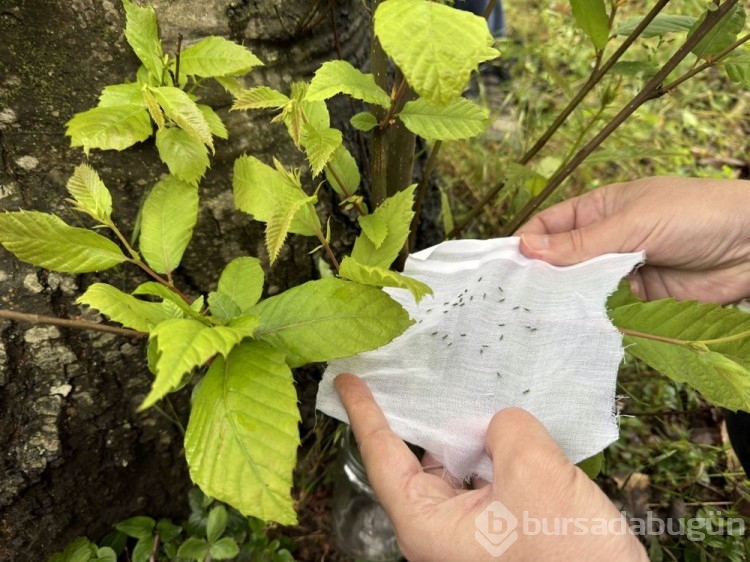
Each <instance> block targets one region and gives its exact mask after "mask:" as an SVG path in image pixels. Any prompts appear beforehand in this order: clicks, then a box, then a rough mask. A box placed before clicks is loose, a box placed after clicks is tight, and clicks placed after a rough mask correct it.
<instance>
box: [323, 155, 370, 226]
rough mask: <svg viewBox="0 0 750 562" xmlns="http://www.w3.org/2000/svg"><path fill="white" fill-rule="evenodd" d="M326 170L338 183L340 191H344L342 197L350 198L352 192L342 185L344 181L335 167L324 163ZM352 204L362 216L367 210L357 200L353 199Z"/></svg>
mask: <svg viewBox="0 0 750 562" xmlns="http://www.w3.org/2000/svg"><path fill="white" fill-rule="evenodd" d="M326 170H327V171H328V173H329V174H331V175H332V176H333V179H335V180H336V183H338V184H339V187H340V188H341V191H343V192H344V197H345V198H346V199H350V198H351V197H352V195H353V193H351V192H350V191H349V190H348V189H346V186H345V185H344V182H343V181H341V177H340V176H339V174H338V172H337V171H336V168H334V167H333V166H332V165H331V163H330V162H329V163H328V164H326ZM352 204H353V205H354V208H355V209H357V213H359V214H360V215H362V216H364V215H366V214H367V211H365V209H364V207H362V204H361V203H360V202H359V201H353V202H352Z"/></svg>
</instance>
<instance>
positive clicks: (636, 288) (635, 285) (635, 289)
mask: <svg viewBox="0 0 750 562" xmlns="http://www.w3.org/2000/svg"><path fill="white" fill-rule="evenodd" d="M627 279H628V285H630V292H631V293H633V294H634V295H635V296H636V297H640V296H641V284H640V283H639V282H638V279H636V278H635V277H628V278H627Z"/></svg>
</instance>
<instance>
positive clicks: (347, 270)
mask: <svg viewBox="0 0 750 562" xmlns="http://www.w3.org/2000/svg"><path fill="white" fill-rule="evenodd" d="M339 275H340V276H341V277H343V278H344V279H349V280H351V281H355V282H357V283H362V284H364V285H375V286H376V287H397V288H399V289H407V290H408V291H409V292H410V293H411V294H412V295H414V300H415V301H417V302H419V301H421V300H422V297H423V296H425V295H431V294H432V289H430V288H429V287H428V286H427V285H425V284H424V283H422V282H421V281H417V280H416V279H413V278H412V277H407V276H405V275H402V274H400V273H397V272H395V271H391V270H390V269H385V268H383V267H376V266H371V265H362V264H361V263H359V262H357V261H356V260H355V259H354V258H352V257H350V256H346V257H345V258H344V259H343V260H342V261H341V267H340V269H339Z"/></svg>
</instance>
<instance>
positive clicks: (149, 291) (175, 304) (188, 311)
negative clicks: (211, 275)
mask: <svg viewBox="0 0 750 562" xmlns="http://www.w3.org/2000/svg"><path fill="white" fill-rule="evenodd" d="M133 294H134V295H150V296H152V297H160V298H161V299H163V301H162V305H163V306H164V307H165V310H172V311H174V314H173V315H172V316H171V317H172V318H184V317H188V318H193V319H194V320H198V321H199V322H203V323H204V324H206V325H207V326H208V325H209V324H210V322H209V320H208V319H207V318H206V317H205V316H202V315H201V314H199V310H200V308H201V305H202V303H203V297H199V298H197V299H195V301H194V302H193V303H187V302H185V301H184V300H183V299H182V298H181V297H180V295H178V294H177V293H175V292H174V291H173V290H172V289H170V288H169V287H165V286H164V285H162V284H161V283H157V282H155V281H147V282H146V283H141V284H140V285H138V286H137V287H136V288H135V290H134V291H133ZM168 303H169V304H170V305H172V306H167V304H168Z"/></svg>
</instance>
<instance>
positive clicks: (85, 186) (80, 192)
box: [67, 164, 112, 224]
mask: <svg viewBox="0 0 750 562" xmlns="http://www.w3.org/2000/svg"><path fill="white" fill-rule="evenodd" d="M67 188H68V193H70V195H71V197H73V201H72V203H73V204H74V208H75V209H76V210H78V211H81V212H82V213H86V214H87V215H90V216H91V217H92V218H93V219H94V220H96V221H97V222H100V223H102V224H109V223H110V222H111V221H110V217H111V215H112V195H111V194H110V192H109V190H108V189H107V186H105V185H104V182H103V181H102V180H101V178H100V177H99V174H97V173H96V171H95V170H94V169H93V168H92V167H91V166H89V165H88V164H81V165H80V166H78V167H76V169H75V170H74V171H73V175H72V176H70V179H69V180H68V185H67Z"/></svg>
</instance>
